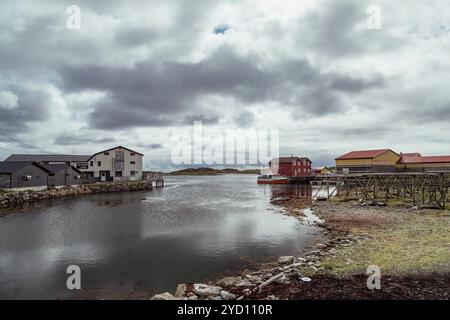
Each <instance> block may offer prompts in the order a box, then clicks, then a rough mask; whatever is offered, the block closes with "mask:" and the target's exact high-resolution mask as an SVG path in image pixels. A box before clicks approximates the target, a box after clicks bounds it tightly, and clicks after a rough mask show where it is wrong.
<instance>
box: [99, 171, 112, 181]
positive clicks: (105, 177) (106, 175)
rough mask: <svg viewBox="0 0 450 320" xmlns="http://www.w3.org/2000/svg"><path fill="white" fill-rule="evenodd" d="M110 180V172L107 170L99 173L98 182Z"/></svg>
mask: <svg viewBox="0 0 450 320" xmlns="http://www.w3.org/2000/svg"><path fill="white" fill-rule="evenodd" d="M110 180H111V172H110V171H109V170H102V171H100V181H110Z"/></svg>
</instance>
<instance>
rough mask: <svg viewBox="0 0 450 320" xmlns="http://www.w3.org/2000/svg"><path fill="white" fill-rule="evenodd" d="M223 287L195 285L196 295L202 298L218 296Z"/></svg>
mask: <svg viewBox="0 0 450 320" xmlns="http://www.w3.org/2000/svg"><path fill="white" fill-rule="evenodd" d="M220 290H222V287H219V286H210V285H207V284H202V283H200V284H194V293H195V294H196V295H198V296H200V297H209V296H218V295H219V294H220Z"/></svg>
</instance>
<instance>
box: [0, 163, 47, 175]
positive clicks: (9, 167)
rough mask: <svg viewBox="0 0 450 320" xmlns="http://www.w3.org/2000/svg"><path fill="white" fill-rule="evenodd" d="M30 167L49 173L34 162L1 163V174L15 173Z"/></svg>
mask: <svg viewBox="0 0 450 320" xmlns="http://www.w3.org/2000/svg"><path fill="white" fill-rule="evenodd" d="M29 165H34V166H36V167H39V168H41V169H42V170H44V171H47V172H49V171H48V170H47V169H45V168H43V167H42V166H41V165H39V164H37V163H35V162H33V161H0V173H13V172H15V171H17V170H19V169H22V168H24V167H26V166H29Z"/></svg>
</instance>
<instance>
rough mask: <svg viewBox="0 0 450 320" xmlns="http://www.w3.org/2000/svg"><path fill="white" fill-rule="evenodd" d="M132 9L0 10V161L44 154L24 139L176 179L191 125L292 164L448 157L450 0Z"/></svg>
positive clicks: (40, 4) (139, 4) (46, 6)
mask: <svg viewBox="0 0 450 320" xmlns="http://www.w3.org/2000/svg"><path fill="white" fill-rule="evenodd" d="M121 3H122V4H119V1H117V4H112V3H111V1H98V0H97V1H88V0H78V1H77V0H73V1H70V2H66V1H61V0H58V1H31V0H26V1H20V0H14V1H12V0H4V1H1V2H0V133H1V134H2V135H3V136H0V158H1V159H3V158H5V157H6V156H7V155H9V154H11V153H28V152H35V153H36V152H38V151H37V150H35V149H32V148H31V147H27V146H25V145H24V144H23V143H26V144H29V145H30V146H34V147H36V148H38V149H41V150H44V151H48V152H54V153H77V154H90V153H92V152H96V151H100V150H103V149H107V148H110V147H113V146H116V145H124V146H128V147H129V148H132V149H136V151H139V152H142V153H144V154H145V167H146V168H147V169H168V168H170V167H172V166H173V164H172V163H171V158H170V155H171V138H170V137H171V135H174V134H176V133H177V132H180V130H182V129H186V128H189V126H192V125H193V121H194V120H201V121H203V123H204V125H205V127H207V128H220V129H223V128H226V129H232V128H260V129H261V128H277V129H279V130H280V147H281V150H280V153H281V155H290V154H296V155H301V156H308V157H310V158H311V159H312V161H313V162H314V165H315V166H320V165H330V164H333V163H334V160H333V159H334V158H335V157H337V156H339V155H340V154H342V153H345V152H347V151H350V150H355V149H371V148H373V149H377V148H392V149H394V150H395V151H397V152H401V151H403V152H415V151H419V152H421V153H422V154H429V155H434V154H450V130H449V127H450V126H449V124H450V88H449V86H450V59H449V53H450V8H449V7H448V0H442V1H433V4H432V5H430V3H429V2H426V1H422V0H417V1H414V0H413V1H364V0H363V1H361V0H339V1H338V0H336V1H306V0H304V1H301V0H293V1H289V0H283V1H256V0H251V1H194V0H189V1H148V0H146V1H136V0H135V1H121ZM69 5H77V6H79V8H80V9H81V28H80V29H79V30H77V29H75V30H70V29H68V28H67V26H66V22H67V19H68V17H69V15H68V14H67V12H66V10H67V7H68V6H69ZM370 5H377V6H378V7H379V8H380V10H381V11H380V13H381V28H380V29H373V28H368V27H367V19H368V18H369V15H368V13H367V8H368V7H369V6H370ZM4 135H7V136H9V137H11V138H13V139H17V140H18V141H21V142H22V143H20V142H17V141H15V140H12V139H10V138H7V137H5V136H4Z"/></svg>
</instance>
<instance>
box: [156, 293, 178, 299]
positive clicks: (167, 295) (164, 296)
mask: <svg viewBox="0 0 450 320" xmlns="http://www.w3.org/2000/svg"><path fill="white" fill-rule="evenodd" d="M150 300H176V298H175V297H174V296H173V295H172V294H170V293H169V292H164V293H160V294H156V295H154V296H153V297H152V298H151V299H150Z"/></svg>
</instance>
